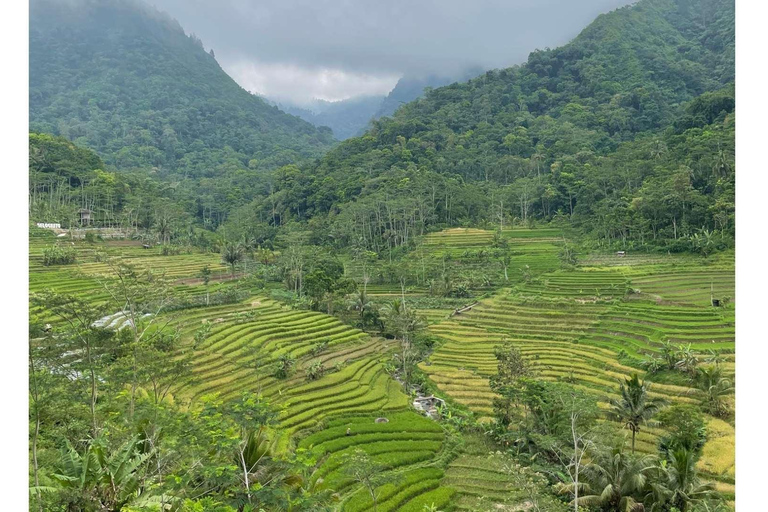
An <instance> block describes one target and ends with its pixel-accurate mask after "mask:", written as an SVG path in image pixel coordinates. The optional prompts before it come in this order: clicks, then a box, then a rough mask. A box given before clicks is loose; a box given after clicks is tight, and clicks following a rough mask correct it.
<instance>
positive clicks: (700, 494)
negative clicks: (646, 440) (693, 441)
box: [645, 447, 719, 512]
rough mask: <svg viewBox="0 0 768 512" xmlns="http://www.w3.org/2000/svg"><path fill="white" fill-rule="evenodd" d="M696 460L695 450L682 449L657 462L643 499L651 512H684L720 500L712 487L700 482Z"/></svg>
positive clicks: (673, 451)
mask: <svg viewBox="0 0 768 512" xmlns="http://www.w3.org/2000/svg"><path fill="white" fill-rule="evenodd" d="M696 460H697V455H696V452H695V451H694V450H688V449H686V448H682V447H681V448H678V449H676V450H672V451H670V452H669V453H668V458H667V459H665V460H662V461H660V463H659V465H658V467H657V468H656V469H655V471H656V472H657V474H656V478H655V479H653V481H652V482H651V483H650V485H649V487H650V489H651V490H650V492H649V493H648V495H647V496H646V500H645V501H646V503H647V504H648V510H649V511H650V512H655V511H657V510H659V511H660V510H668V508H669V507H674V508H675V509H677V510H679V511H680V512H686V511H689V510H691V509H692V508H693V507H695V506H697V505H700V504H703V503H709V502H712V501H719V495H718V494H717V493H716V492H715V488H714V485H713V484H711V483H702V482H701V480H700V479H699V476H698V474H697V472H696Z"/></svg>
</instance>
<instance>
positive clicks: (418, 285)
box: [345, 228, 562, 298]
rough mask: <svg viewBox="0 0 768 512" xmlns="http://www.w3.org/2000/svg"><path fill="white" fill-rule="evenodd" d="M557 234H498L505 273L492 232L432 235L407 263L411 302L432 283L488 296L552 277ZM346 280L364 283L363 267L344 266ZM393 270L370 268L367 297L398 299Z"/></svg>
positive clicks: (379, 266)
mask: <svg viewBox="0 0 768 512" xmlns="http://www.w3.org/2000/svg"><path fill="white" fill-rule="evenodd" d="M560 235H561V233H560V231H559V230H556V229H550V228H546V229H515V230H505V231H504V232H503V233H502V237H501V238H502V243H503V245H504V248H503V249H499V250H500V251H502V252H505V253H507V254H508V255H509V256H510V258H511V260H510V261H509V262H508V265H507V275H506V276H505V274H504V267H503V264H502V261H501V260H500V259H499V258H498V257H497V255H496V252H495V251H496V249H493V247H492V245H493V241H494V236H495V234H494V232H493V231H488V230H482V229H474V228H454V229H446V230H443V231H439V232H435V233H430V234H428V235H426V236H425V237H424V238H423V240H422V242H421V243H420V244H419V245H418V246H417V247H416V248H415V249H414V250H412V251H411V252H410V253H409V255H408V257H407V261H408V262H410V264H411V265H412V266H413V268H412V272H411V274H412V276H413V277H414V279H412V280H411V281H412V282H410V283H408V284H407V285H406V289H405V294H406V295H407V296H409V297H415V298H417V297H422V296H425V295H428V294H429V293H430V280H432V281H433V282H436V281H440V280H442V279H443V278H447V279H448V280H449V281H451V282H453V283H461V284H462V285H465V286H467V287H468V288H470V289H471V290H472V292H473V293H483V292H490V291H493V290H495V289H497V288H498V287H500V286H509V285H512V284H514V283H518V282H521V281H522V280H524V279H526V278H530V277H531V276H536V275H539V274H542V273H545V272H551V271H553V270H555V269H557V268H559V266H560V261H559V259H558V256H557V254H558V251H559V245H560V244H561V242H562V238H560ZM345 268H346V272H347V275H348V276H349V277H351V278H352V279H355V280H356V281H358V282H362V279H363V270H362V267H361V265H359V264H357V263H355V262H350V261H348V262H347V264H346V266H345ZM395 273H396V271H395V267H393V266H392V265H388V264H387V263H386V262H385V261H380V262H377V263H375V264H373V265H372V266H371V267H370V268H369V269H368V275H369V278H370V282H369V283H368V287H367V292H368V294H369V295H371V296H374V297H375V296H380V297H389V296H392V297H394V296H400V295H401V294H402V289H401V287H400V284H399V283H398V278H397V275H395Z"/></svg>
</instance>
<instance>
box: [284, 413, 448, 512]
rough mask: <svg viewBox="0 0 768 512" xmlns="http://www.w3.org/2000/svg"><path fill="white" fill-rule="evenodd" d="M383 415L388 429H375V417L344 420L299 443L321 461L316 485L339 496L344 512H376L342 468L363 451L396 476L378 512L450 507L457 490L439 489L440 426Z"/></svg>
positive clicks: (381, 494) (382, 490) (415, 417)
mask: <svg viewBox="0 0 768 512" xmlns="http://www.w3.org/2000/svg"><path fill="white" fill-rule="evenodd" d="M383 415H384V416H386V419H387V422H386V423H376V421H375V420H376V416H375V415H371V414H369V415H356V416H346V415H345V416H341V417H339V418H336V419H333V420H330V421H328V422H327V424H326V426H325V428H324V429H323V430H320V431H318V432H315V433H313V434H311V435H309V436H308V437H305V438H304V439H302V440H301V441H300V442H299V447H301V448H306V449H308V450H310V451H311V452H312V453H313V454H314V455H315V456H316V457H317V458H319V459H320V460H321V461H322V463H321V465H320V467H319V469H318V470H317V472H316V473H315V475H314V476H313V479H314V480H315V482H316V483H317V485H318V486H319V487H320V488H328V489H334V490H336V491H337V492H340V493H341V494H342V496H344V498H343V501H342V503H341V507H340V508H341V510H343V511H345V512H358V511H363V510H371V509H372V508H373V502H372V500H371V497H370V495H369V494H368V492H367V491H365V490H364V489H362V488H359V487H357V486H355V485H354V481H353V480H352V479H351V478H350V477H349V475H348V474H346V473H345V470H344V466H343V464H344V461H345V457H346V456H348V455H349V454H352V453H353V452H354V451H355V450H362V451H364V452H365V453H366V454H368V455H369V456H371V458H372V459H373V460H374V461H376V462H378V463H380V464H383V465H384V466H386V467H387V468H389V469H390V470H391V475H392V476H393V481H391V482H388V483H386V484H384V485H382V486H380V487H379V488H378V489H377V496H378V498H377V502H378V504H377V510H380V511H392V510H400V511H422V510H423V509H424V505H431V504H433V503H434V504H435V505H436V506H438V507H444V506H445V505H447V504H448V501H449V499H450V497H451V495H452V494H453V489H450V488H448V487H445V486H442V487H441V486H440V480H441V478H442V477H443V475H444V473H443V470H442V469H440V468H439V467H437V465H436V462H437V459H438V458H439V457H440V452H441V450H442V449H443V446H444V441H445V435H444V433H443V430H442V428H441V427H440V425H439V424H437V423H435V422H434V421H431V420H429V419H427V418H425V417H423V416H421V415H419V414H416V413H414V412H397V413H392V414H386V413H383Z"/></svg>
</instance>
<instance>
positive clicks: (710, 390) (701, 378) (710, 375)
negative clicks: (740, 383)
mask: <svg viewBox="0 0 768 512" xmlns="http://www.w3.org/2000/svg"><path fill="white" fill-rule="evenodd" d="M696 387H697V388H698V389H700V390H701V391H703V392H704V404H703V405H704V408H705V409H706V410H707V411H708V412H709V413H710V414H713V415H715V416H725V415H726V414H727V413H728V405H727V402H726V399H727V397H728V396H729V395H731V394H732V393H733V382H731V380H730V379H728V378H727V377H725V376H724V375H723V369H722V368H721V367H720V366H718V365H715V366H708V367H706V368H700V369H699V371H698V373H697V374H696Z"/></svg>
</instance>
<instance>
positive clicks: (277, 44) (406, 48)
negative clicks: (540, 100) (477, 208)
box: [147, 0, 630, 104]
mask: <svg viewBox="0 0 768 512" xmlns="http://www.w3.org/2000/svg"><path fill="white" fill-rule="evenodd" d="M147 1H148V2H149V3H152V4H154V5H155V6H157V7H158V8H159V9H161V10H164V11H167V12H168V13H169V14H171V15H172V16H173V17H174V18H176V19H178V20H179V22H180V23H181V25H182V26H183V27H184V28H185V30H186V31H187V32H188V33H189V32H194V33H195V34H196V35H197V36H199V37H200V38H201V39H202V40H203V43H204V44H205V47H206V48H213V49H214V51H215V52H216V58H217V60H218V61H219V63H220V64H221V65H222V67H223V68H224V69H225V70H226V71H227V72H228V73H229V74H230V75H231V76H232V77H233V78H234V79H235V80H237V81H238V82H239V83H240V84H241V85H242V86H243V87H244V88H246V89H248V90H250V91H252V92H255V93H259V94H263V95H265V96H268V97H270V98H274V99H279V100H282V101H291V102H293V103H299V104H301V103H305V102H308V101H310V100H311V99H313V98H320V99H326V100H340V99H344V98H349V97H353V96H359V95H370V94H386V93H387V92H388V91H389V90H391V89H392V87H394V85H395V83H396V82H397V80H398V78H400V77H401V76H403V75H404V74H426V73H436V74H443V75H446V76H450V75H451V74H453V73H457V72H460V71H461V70H463V69H466V68H469V67H473V66H479V67H482V68H484V69H491V68H498V67H505V66H510V65H512V64H519V63H521V62H523V61H525V59H526V57H527V55H528V53H530V52H531V51H532V50H534V49H536V48H545V47H556V46H559V45H561V44H563V43H566V42H567V41H569V40H570V39H572V38H573V37H574V36H576V35H577V34H578V33H579V31H580V30H581V29H582V28H584V27H585V26H586V25H588V24H589V22H590V21H592V20H593V19H594V18H595V17H596V16H597V15H598V14H600V13H603V12H607V11H610V10H612V9H614V8H616V7H619V6H621V5H625V4H628V3H630V2H629V1H628V0H217V1H211V0H147Z"/></svg>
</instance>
